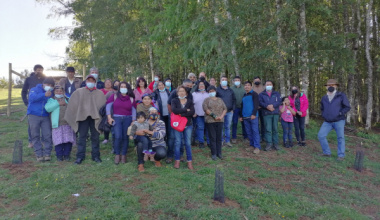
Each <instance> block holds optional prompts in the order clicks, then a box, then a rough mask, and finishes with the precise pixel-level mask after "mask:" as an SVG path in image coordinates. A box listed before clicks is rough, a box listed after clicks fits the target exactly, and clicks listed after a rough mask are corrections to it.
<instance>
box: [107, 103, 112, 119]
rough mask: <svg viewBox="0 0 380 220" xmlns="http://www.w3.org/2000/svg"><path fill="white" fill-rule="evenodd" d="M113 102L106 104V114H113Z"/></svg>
mask: <svg viewBox="0 0 380 220" xmlns="http://www.w3.org/2000/svg"><path fill="white" fill-rule="evenodd" d="M112 104H113V102H110V103H108V104H107V105H106V115H107V116H108V115H109V116H111V108H112Z"/></svg>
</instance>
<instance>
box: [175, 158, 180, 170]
mask: <svg viewBox="0 0 380 220" xmlns="http://www.w3.org/2000/svg"><path fill="white" fill-rule="evenodd" d="M174 168H176V169H179V160H176V161H174Z"/></svg>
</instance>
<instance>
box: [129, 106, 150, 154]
mask: <svg viewBox="0 0 380 220" xmlns="http://www.w3.org/2000/svg"><path fill="white" fill-rule="evenodd" d="M146 117H147V116H146V114H145V113H144V112H138V113H137V114H136V122H135V123H134V124H133V125H132V129H131V136H129V139H131V140H133V137H135V140H136V141H137V142H141V143H143V153H144V161H147V160H148V159H149V158H150V160H151V161H154V155H155V154H156V153H155V152H154V151H153V150H152V141H151V140H150V138H149V136H148V135H147V133H146V132H145V131H146V130H149V131H153V127H152V126H151V125H150V124H149V123H148V122H147V121H146ZM136 131H144V133H145V135H136Z"/></svg>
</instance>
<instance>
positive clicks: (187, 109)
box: [171, 86, 195, 170]
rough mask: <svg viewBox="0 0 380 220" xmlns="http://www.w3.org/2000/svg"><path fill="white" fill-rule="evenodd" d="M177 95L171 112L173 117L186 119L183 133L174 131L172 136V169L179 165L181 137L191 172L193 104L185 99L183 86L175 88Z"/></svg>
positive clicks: (185, 92)
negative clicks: (177, 116)
mask: <svg viewBox="0 0 380 220" xmlns="http://www.w3.org/2000/svg"><path fill="white" fill-rule="evenodd" d="M177 95H178V97H176V98H174V99H173V100H172V102H171V108H172V112H173V113H174V114H175V115H179V116H181V117H186V118H187V124H186V127H185V130H183V132H179V131H177V130H175V129H174V136H175V144H174V146H175V149H174V157H175V163H174V168H176V169H178V168H179V163H180V148H181V142H182V141H181V140H182V135H183V139H184V142H185V148H186V156H187V167H188V168H189V169H190V170H193V169H194V168H193V163H192V159H193V158H192V155H191V131H192V130H193V124H192V117H193V115H194V113H195V110H194V103H193V100H191V99H188V98H187V95H188V94H187V91H186V88H185V87H184V86H179V87H178V88H177Z"/></svg>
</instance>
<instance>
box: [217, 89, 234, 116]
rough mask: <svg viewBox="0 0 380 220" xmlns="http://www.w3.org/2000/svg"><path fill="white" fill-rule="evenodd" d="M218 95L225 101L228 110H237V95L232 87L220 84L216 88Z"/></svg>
mask: <svg viewBox="0 0 380 220" xmlns="http://www.w3.org/2000/svg"><path fill="white" fill-rule="evenodd" d="M216 97H219V98H221V99H222V100H223V101H224V104H225V105H226V107H227V112H230V111H233V110H235V107H236V97H235V93H234V91H233V90H232V89H231V88H230V87H228V88H227V89H223V88H222V86H219V87H218V88H217V89H216Z"/></svg>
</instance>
